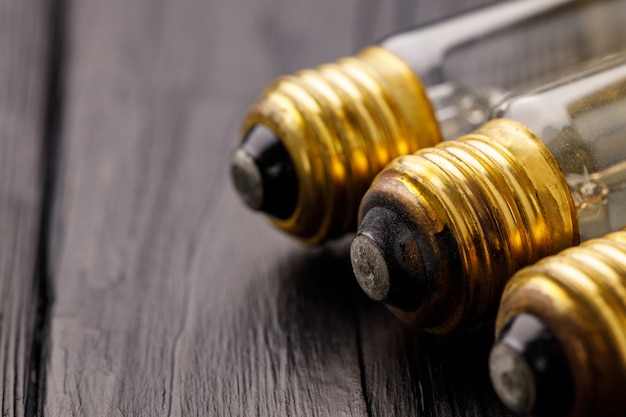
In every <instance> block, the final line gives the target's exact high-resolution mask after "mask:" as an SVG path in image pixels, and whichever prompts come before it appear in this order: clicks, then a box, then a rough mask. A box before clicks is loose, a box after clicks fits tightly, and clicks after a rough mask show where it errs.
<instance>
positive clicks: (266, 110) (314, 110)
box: [243, 46, 440, 243]
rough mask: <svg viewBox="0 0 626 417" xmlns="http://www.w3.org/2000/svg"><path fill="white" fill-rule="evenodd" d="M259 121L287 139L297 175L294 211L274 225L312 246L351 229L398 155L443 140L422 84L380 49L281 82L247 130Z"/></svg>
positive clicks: (256, 107)
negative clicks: (374, 182)
mask: <svg viewBox="0 0 626 417" xmlns="http://www.w3.org/2000/svg"><path fill="white" fill-rule="evenodd" d="M257 123H261V124H264V125H266V126H268V127H269V128H271V129H272V130H273V131H274V132H275V134H276V135H277V136H278V137H279V138H281V140H282V141H283V143H284V145H285V147H286V149H287V151H288V152H289V154H290V156H291V158H292V161H293V164H294V168H295V172H296V175H297V177H298V188H299V190H298V202H297V205H296V208H295V210H294V212H293V214H292V215H291V216H290V217H289V218H287V219H285V220H280V219H276V218H271V220H272V222H273V223H274V224H275V225H276V226H277V227H279V228H280V229H282V230H284V231H286V232H288V233H291V234H293V235H295V236H297V237H299V238H300V239H302V240H303V241H305V242H308V243H319V242H321V241H324V240H325V239H328V238H332V237H337V236H340V235H342V234H343V233H345V232H347V231H349V230H353V229H354V228H355V226H356V214H357V210H358V205H359V202H360V200H361V197H362V196H363V194H364V193H365V191H366V190H367V187H368V186H369V185H370V183H371V181H372V179H373V178H374V176H375V175H376V174H377V173H378V172H379V171H380V170H381V169H383V168H384V166H385V165H386V164H387V163H388V162H389V161H391V160H392V159H393V158H395V157H397V156H399V155H403V154H408V153H412V152H415V151H416V150H417V149H419V148H422V147H425V146H432V145H434V144H436V143H438V142H439V141H440V135H439V130H438V126H437V123H436V121H435V117H434V113H433V110H432V108H431V105H430V102H429V101H428V99H427V98H426V95H425V92H424V88H423V86H422V84H421V83H420V81H419V79H418V78H417V77H416V76H415V74H413V72H412V71H411V69H410V68H409V67H408V66H407V65H406V63H404V61H402V60H401V59H400V58H398V57H396V56H395V55H393V54H392V53H390V52H388V51H386V50H385V49H382V48H380V47H374V46H373V47H369V48H366V49H364V50H363V51H362V52H361V53H359V54H358V55H357V56H355V57H348V58H343V59H340V60H338V61H337V62H336V63H331V64H325V65H322V66H320V67H318V68H316V69H313V70H304V71H301V72H299V73H297V74H295V75H291V76H285V77H281V78H279V79H278V80H276V81H275V82H274V83H273V84H271V85H270V86H269V87H268V88H267V89H266V90H265V92H264V93H263V94H262V95H261V97H260V98H259V99H258V101H257V102H256V103H255V104H254V105H253V107H252V108H251V109H250V111H249V113H248V115H247V117H246V119H245V121H244V125H243V131H244V132H247V131H248V130H249V129H250V128H251V127H252V126H254V125H255V124H257Z"/></svg>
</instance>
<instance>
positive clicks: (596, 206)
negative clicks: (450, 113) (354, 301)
mask: <svg viewBox="0 0 626 417" xmlns="http://www.w3.org/2000/svg"><path fill="white" fill-rule="evenodd" d="M625 114H626V55H619V56H614V57H610V58H607V59H605V60H600V61H598V62H595V63H594V64H593V65H589V66H588V67H587V68H585V69H583V70H581V71H580V72H578V73H576V74H574V75H571V76H568V77H565V78H561V79H559V80H557V81H555V82H551V83H547V84H546V85H544V86H542V87H539V88H537V89H534V90H532V91H530V92H528V93H522V94H518V95H515V96H512V97H510V98H509V99H507V100H505V101H504V102H503V103H502V104H501V105H499V106H498V107H497V108H495V109H494V112H493V117H494V119H493V120H491V121H490V122H488V123H486V124H485V125H483V127H481V128H480V129H478V130H476V131H475V132H473V133H471V134H468V135H465V136H463V137H461V138H460V139H458V140H453V141H447V142H443V143H441V144H439V145H437V146H435V147H433V148H425V149H422V150H420V151H418V152H417V153H415V154H413V155H406V156H403V157H400V158H397V159H396V160H394V161H393V162H392V163H391V164H389V166H388V167H387V168H385V170H383V171H382V172H381V173H380V174H379V175H378V176H377V178H376V179H375V180H374V182H373V184H372V186H371V188H370V189H369V190H368V192H367V193H366V194H365V196H364V198H363V201H362V203H361V208H360V212H359V219H360V228H359V231H358V234H357V236H356V238H355V239H354V241H353V243H352V248H351V258H352V265H353V269H354V272H355V275H356V278H357V280H358V281H359V284H360V285H361V288H363V290H364V291H365V292H366V293H367V294H368V295H369V296H370V298H372V299H374V300H377V301H382V302H385V303H386V304H388V305H389V306H390V307H391V309H392V310H393V311H394V312H395V313H396V314H397V315H399V316H400V317H402V318H404V319H406V320H407V321H410V322H413V323H416V324H417V325H419V326H421V327H423V328H425V329H427V330H429V331H432V332H436V333H446V332H449V331H452V330H454V329H456V328H457V327H459V326H461V325H468V324H472V323H475V322H476V321H478V320H480V319H482V318H484V317H485V316H487V315H489V314H491V313H493V312H495V309H496V307H497V302H498V300H499V296H500V294H501V292H502V289H503V287H504V285H505V283H506V281H507V279H508V278H509V277H510V276H511V275H512V274H513V273H514V272H515V271H517V270H518V269H520V268H522V267H524V266H526V265H529V264H531V263H533V262H535V261H537V260H539V259H541V258H542V257H544V256H548V255H552V254H555V253H557V252H558V251H560V250H562V249H565V248H567V247H570V246H573V245H576V244H577V243H578V242H579V241H580V238H581V237H582V239H583V240H585V239H588V238H591V237H595V236H598V235H602V234H604V233H606V232H608V231H611V230H616V229H617V228H618V227H620V225H623V224H626V204H625V203H626V117H624V115H625Z"/></svg>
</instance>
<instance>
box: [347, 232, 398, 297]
mask: <svg viewBox="0 0 626 417" xmlns="http://www.w3.org/2000/svg"><path fill="white" fill-rule="evenodd" d="M350 259H351V261H352V268H353V270H354V275H355V276H356V279H357V281H358V283H359V285H360V286H361V288H362V289H363V291H364V292H365V293H366V294H367V296H368V297H369V298H371V299H372V300H374V301H385V300H386V299H387V297H388V295H389V287H390V285H389V269H388V268H387V262H386V261H385V254H384V252H383V251H382V250H381V248H380V247H379V246H378V245H377V244H376V242H374V241H373V240H372V239H371V238H369V237H368V236H365V235H358V236H357V237H356V238H354V240H353V241H352V246H351V247H350Z"/></svg>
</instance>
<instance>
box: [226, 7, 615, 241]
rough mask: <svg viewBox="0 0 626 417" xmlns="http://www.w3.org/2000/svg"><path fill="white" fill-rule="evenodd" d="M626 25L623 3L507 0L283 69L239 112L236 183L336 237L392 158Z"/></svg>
mask: <svg viewBox="0 0 626 417" xmlns="http://www.w3.org/2000/svg"><path fill="white" fill-rule="evenodd" d="M625 23H626V2H624V1H620V0H596V1H587V0H578V1H577V0H517V1H507V2H502V3H499V4H495V5H489V6H486V7H482V8H479V9H476V10H473V11H470V12H467V13H463V14H460V15H457V16H454V17H451V18H448V19H445V20H441V21H438V22H434V23H431V24H427V25H424V26H420V27H417V28H413V29H410V30H408V31H404V32H400V33H396V34H393V35H391V36H389V37H387V38H386V39H383V40H382V41H381V42H380V43H378V44H376V45H372V46H369V47H367V48H365V49H363V50H362V51H361V52H360V53H358V54H357V55H355V56H353V57H348V58H343V59H340V60H338V61H336V62H335V63H331V64H324V65H321V66H319V67H318V68H315V69H312V70H303V71H300V72H298V73H296V74H294V75H290V76H284V77H281V78H279V79H277V80H276V81H275V82H273V83H272V84H270V85H269V86H268V87H267V89H266V90H265V91H264V92H263V93H262V94H261V96H260V97H259V99H258V101H257V102H256V103H254V105H253V106H252V107H251V109H250V111H249V113H248V115H247V116H246V118H245V120H244V123H243V128H242V133H243V136H244V138H243V140H242V142H241V144H240V145H239V147H238V148H237V149H236V151H235V152H234V153H233V158H232V163H231V173H232V178H233V182H234V185H235V188H236V189H237V191H238V193H239V194H240V196H241V197H242V199H243V201H244V202H245V203H246V204H247V205H248V206H249V207H250V208H251V209H253V210H257V211H261V212H263V213H265V214H267V215H269V216H270V219H271V221H272V222H273V223H274V225H275V226H277V227H278V228H280V229H282V230H283V231H286V232H288V233H290V234H292V235H294V236H296V237H298V238H299V239H301V240H303V241H305V242H308V243H320V242H323V241H325V240H328V239H330V238H334V237H339V236H341V235H343V234H344V233H346V232H348V231H351V230H354V227H355V225H356V215H357V210H358V205H359V202H360V200H361V198H362V196H363V194H364V193H365V191H366V190H367V188H368V186H369V184H370V183H371V182H372V180H373V178H374V176H375V175H376V174H377V173H378V172H380V171H381V170H382V169H383V168H384V167H385V165H387V163H389V162H390V161H391V160H392V159H393V158H395V157H397V156H399V155H405V154H410V153H413V152H415V151H416V150H418V149H420V148H423V147H428V146H433V145H435V144H436V143H438V142H440V141H441V140H442V139H453V138H455V137H457V136H458V135H460V134H463V133H467V132H470V131H471V130H473V129H474V128H476V127H478V126H480V125H481V124H482V123H483V122H485V121H486V120H487V118H488V116H489V110H490V109H491V108H492V107H493V106H494V105H495V104H496V103H497V102H499V101H501V99H503V98H504V97H505V96H506V95H507V94H509V93H510V92H511V91H513V90H518V89H521V88H528V87H529V86H533V85H536V84H538V83H540V82H542V81H543V80H545V79H546V78H553V77H555V75H556V74H560V73H561V72H567V71H569V70H571V68H572V67H573V66H574V65H575V64H577V63H580V62H583V61H585V60H587V59H590V58H591V57H594V56H600V55H604V54H607V53H610V52H615V51H617V50H620V49H621V48H626V36H623V30H622V29H623V26H624V24H625Z"/></svg>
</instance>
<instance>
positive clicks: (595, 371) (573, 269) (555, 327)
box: [496, 229, 626, 416]
mask: <svg viewBox="0 0 626 417" xmlns="http://www.w3.org/2000/svg"><path fill="white" fill-rule="evenodd" d="M523 313H530V314H532V315H534V316H536V317H537V318H539V319H540V320H541V321H542V322H543V323H545V325H546V326H547V328H549V329H550V331H551V332H552V334H553V335H554V337H555V338H556V339H557V340H558V341H559V342H560V345H561V346H562V349H563V351H564V355H565V357H566V361H567V363H568V364H569V368H570V371H571V373H572V377H573V380H574V381H573V382H574V389H575V397H574V403H573V405H572V410H573V412H572V415H573V416H589V415H602V416H614V415H624V414H625V413H626V397H624V395H623V389H624V387H625V386H626V231H625V229H622V231H619V232H614V233H611V234H609V235H607V236H605V237H604V238H599V239H594V240H589V241H587V242H584V243H583V244H581V245H580V246H578V247H574V248H570V249H567V250H565V251H563V252H561V253H560V254H558V255H556V256H551V257H548V258H545V259H543V260H541V261H540V262H538V263H536V264H535V265H533V266H530V267H527V268H524V269H522V270H520V271H519V272H518V273H516V274H515V275H514V277H513V278H512V279H511V281H510V282H509V283H508V285H507V286H506V288H505V291H504V294H503V297H502V302H501V305H500V310H499V312H498V317H497V322H496V333H497V334H498V335H500V333H501V332H502V330H503V326H504V325H505V324H506V323H507V322H508V321H509V320H510V319H511V318H512V317H514V316H517V315H519V314H523Z"/></svg>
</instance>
